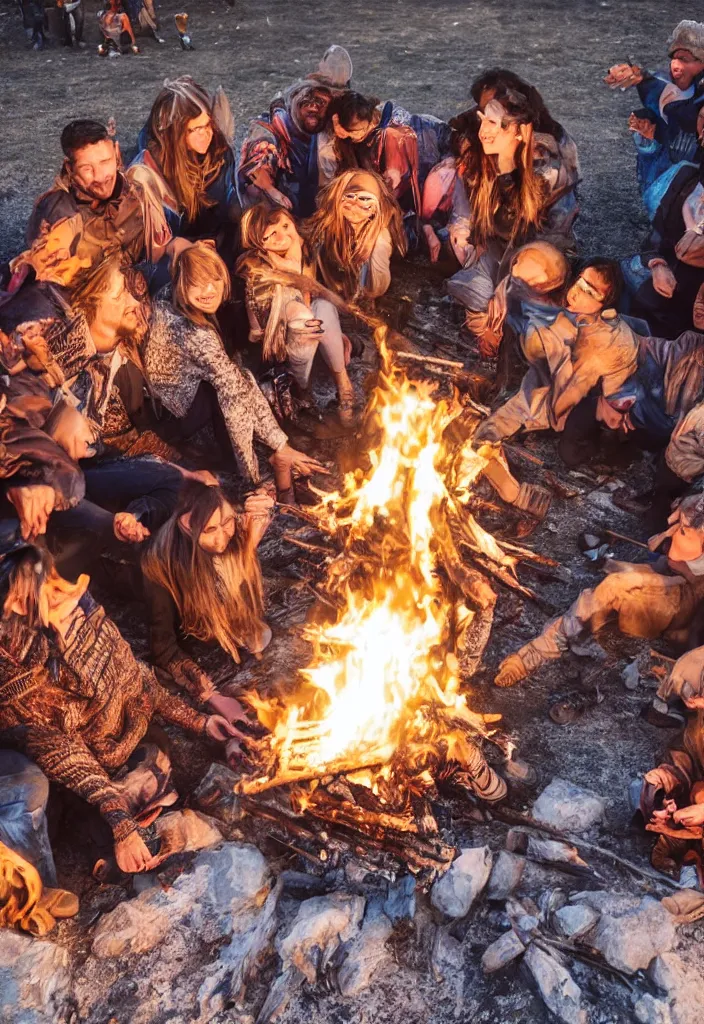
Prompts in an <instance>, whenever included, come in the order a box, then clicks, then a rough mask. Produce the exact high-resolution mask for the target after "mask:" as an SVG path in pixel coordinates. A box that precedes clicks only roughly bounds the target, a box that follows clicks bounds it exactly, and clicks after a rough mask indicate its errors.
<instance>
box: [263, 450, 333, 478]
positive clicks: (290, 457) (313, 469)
mask: <svg viewBox="0 0 704 1024" xmlns="http://www.w3.org/2000/svg"><path fill="white" fill-rule="evenodd" d="M270 462H271V464H272V466H273V467H274V469H278V470H287V469H288V470H292V471H293V472H294V473H299V474H300V475H301V476H311V474H313V473H325V474H327V475H329V474H330V470H329V469H326V468H325V466H324V465H323V464H322V463H321V462H318V460H317V459H314V458H313V456H312V455H306V453H305V452H299V451H298V449H296V448H292V447H291V445H290V444H285V445H283V446H282V447H281V448H279V450H278V451H275V452H274V454H273V455H272V457H271V459H270Z"/></svg>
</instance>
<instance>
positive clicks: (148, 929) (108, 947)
mask: <svg viewBox="0 0 704 1024" xmlns="http://www.w3.org/2000/svg"><path fill="white" fill-rule="evenodd" d="M153 891H154V890H153V889H145V890H144V892H147V893H148V892H153ZM159 891H161V890H159ZM171 927H172V920H171V917H170V916H169V912H168V909H167V908H166V907H162V908H157V907H154V906H151V905H149V906H146V905H145V901H143V900H140V899H139V898H137V899H134V900H125V902H124V903H120V904H118V906H116V907H115V909H114V910H111V911H110V913H108V914H103V916H102V917H101V918H100V920H99V921H98V924H97V927H96V929H95V934H94V936H93V956H97V957H99V958H100V959H102V960H104V959H106V958H107V957H119V956H126V955H127V954H128V953H129V954H131V955H134V954H138V953H147V952H148V951H149V950H150V949H154V948H155V946H158V945H159V943H160V942H162V941H163V939H164V937H165V936H166V933H167V932H168V931H169V930H170V929H171Z"/></svg>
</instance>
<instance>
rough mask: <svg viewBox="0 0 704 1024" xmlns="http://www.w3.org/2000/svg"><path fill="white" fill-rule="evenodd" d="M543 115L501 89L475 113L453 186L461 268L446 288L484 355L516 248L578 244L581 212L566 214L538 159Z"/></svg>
mask: <svg viewBox="0 0 704 1024" xmlns="http://www.w3.org/2000/svg"><path fill="white" fill-rule="evenodd" d="M538 117H539V112H538V110H536V109H535V107H534V106H533V105H532V104H531V103H530V102H529V100H528V99H526V97H524V96H523V95H522V94H520V93H518V92H514V91H512V90H508V89H504V90H499V91H497V93H496V95H495V96H494V98H493V99H491V100H490V101H489V102H488V103H487V105H486V109H485V110H484V111H481V110H477V111H476V112H475V113H474V114H473V115H472V118H471V123H470V125H468V128H467V134H466V140H465V141H464V144H463V150H462V156H461V158H460V161H459V164H458V176H459V179H461V183H462V185H463V186H464V188H459V189H456V191H455V198H454V202H453V209H452V215H451V217H450V224H449V226H450V238H451V240H452V245H453V249H454V251H455V254H456V255H457V256H458V259H459V261H460V263H461V264H462V270H460V271H458V272H457V273H456V274H455V275H454V276H453V277H451V278H450V280H449V281H448V282H447V286H446V287H447V291H448V293H449V294H450V295H451V296H452V297H453V298H454V299H456V300H457V301H458V302H460V303H461V304H462V305H463V306H464V307H465V308H466V309H467V311H468V312H467V326H468V328H469V330H470V331H471V332H472V333H473V334H474V335H475V336H476V337H477V339H478V342H479V346H480V352H481V353H482V355H484V356H485V357H490V356H492V355H494V354H495V353H496V339H495V337H494V335H493V333H492V332H491V330H490V329H488V326H487V321H488V318H487V309H488V306H489V303H490V301H491V297H492V295H493V294H494V291H495V289H496V286H497V285H498V284H499V282H500V281H501V279H502V278H503V277H504V276H505V274H506V272H507V270H508V266H509V263H510V259H511V256H512V254H513V253H514V252H515V250H516V249H518V248H520V247H521V246H522V245H525V244H526V243H527V242H529V241H532V240H536V239H543V240H546V241H550V242H552V243H553V244H554V245H557V247H558V248H560V249H562V250H567V249H570V248H571V247H572V246H573V244H574V243H573V237H572V225H573V222H574V219H575V217H576V214H577V210H576V208H574V209H573V210H572V211H571V212H570V214H569V215H568V216H564V215H563V213H562V211H561V210H560V206H559V203H558V202H557V200H558V198H559V197H560V196H561V194H562V187H561V185H560V184H559V176H557V177H555V176H554V175H552V174H549V173H546V171H547V169H546V167H545V166H544V165H537V164H536V161H535V139H534V135H535V124H536V123H537V121H538Z"/></svg>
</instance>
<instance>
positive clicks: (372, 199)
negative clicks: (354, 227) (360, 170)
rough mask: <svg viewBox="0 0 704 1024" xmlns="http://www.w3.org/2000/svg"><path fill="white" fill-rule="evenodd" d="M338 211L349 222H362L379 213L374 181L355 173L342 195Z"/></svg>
mask: <svg viewBox="0 0 704 1024" xmlns="http://www.w3.org/2000/svg"><path fill="white" fill-rule="evenodd" d="M340 212H341V213H342V216H343V217H344V218H345V220H346V221H349V222H350V224H363V223H364V222H365V221H368V220H372V219H373V218H374V217H376V215H377V214H378V213H379V195H378V192H377V190H376V183H375V182H374V180H373V179H372V178H370V177H369V176H368V175H355V176H354V177H353V178H352V180H351V181H350V183H349V187H348V188H347V190H346V191H345V192H344V193H343V195H342V202H341V204H340Z"/></svg>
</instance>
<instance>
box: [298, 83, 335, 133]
mask: <svg viewBox="0 0 704 1024" xmlns="http://www.w3.org/2000/svg"><path fill="white" fill-rule="evenodd" d="M331 98H332V97H331V96H330V93H329V92H328V91H327V89H312V90H311V91H310V92H309V93H307V94H306V95H305V96H304V97H303V99H301V100H299V102H298V104H297V108H296V118H297V120H298V123H299V124H300V126H301V128H303V130H304V131H306V132H308V134H309V135H316V134H317V133H318V132H321V131H322V130H323V128H324V126H325V120H326V117H327V113H328V107H329V106H330V100H331Z"/></svg>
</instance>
